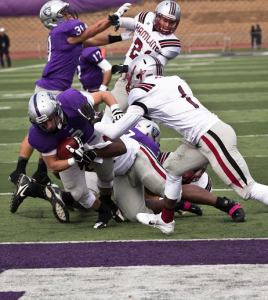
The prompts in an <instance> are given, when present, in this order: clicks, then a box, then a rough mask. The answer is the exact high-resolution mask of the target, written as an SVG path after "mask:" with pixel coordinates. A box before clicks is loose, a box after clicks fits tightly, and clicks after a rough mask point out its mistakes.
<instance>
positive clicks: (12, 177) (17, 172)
mask: <svg viewBox="0 0 268 300" xmlns="http://www.w3.org/2000/svg"><path fill="white" fill-rule="evenodd" d="M21 174H25V171H23V170H17V169H16V170H15V171H14V172H12V173H11V174H10V175H9V177H8V180H10V181H11V182H13V183H14V184H15V185H17V182H18V181H19V178H20V175H21Z"/></svg>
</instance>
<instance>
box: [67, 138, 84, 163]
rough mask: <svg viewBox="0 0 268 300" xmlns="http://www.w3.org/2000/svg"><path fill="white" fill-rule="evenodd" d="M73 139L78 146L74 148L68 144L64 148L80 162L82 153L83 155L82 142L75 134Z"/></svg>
mask: <svg viewBox="0 0 268 300" xmlns="http://www.w3.org/2000/svg"><path fill="white" fill-rule="evenodd" d="M74 139H75V140H76V142H77V144H78V148H77V149H74V148H72V147H71V146H70V145H67V146H66V149H67V150H69V151H70V152H71V153H72V155H73V158H74V160H75V161H76V162H77V163H81V162H82V161H83V155H84V144H83V142H82V140H81V139H80V138H79V137H76V136H75V137H74Z"/></svg>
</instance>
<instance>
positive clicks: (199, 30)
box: [0, 0, 268, 59]
mask: <svg viewBox="0 0 268 300" xmlns="http://www.w3.org/2000/svg"><path fill="white" fill-rule="evenodd" d="M46 2H47V1H46V0H35V1H34V3H33V1H31V0H24V1H22V0H9V1H8V2H7V1H2V3H0V27H4V28H5V29H6V33H7V35H8V36H9V37H10V40H11V47H10V54H11V58H12V59H20V58H43V57H46V38H47V35H48V31H46V30H45V29H44V27H43V25H42V24H41V22H40V20H39V10H40V8H41V6H42V5H43V4H44V3H46ZM68 2H69V3H70V4H71V5H72V6H73V7H74V8H75V9H77V8H78V9H77V11H78V12H79V19H80V20H82V21H84V22H85V23H87V24H88V25H91V24H93V23H95V22H97V21H98V20H100V19H102V18H105V17H107V15H108V14H111V13H113V12H114V10H115V9H116V8H117V7H119V6H120V5H121V4H123V3H124V2H127V0H126V1H124V0H111V1H104V0H102V1H100V2H99V3H94V1H92V0H81V1H78V0H70V1H68ZM95 2H96V1H95ZM104 2H105V3H104ZM128 2H130V3H132V7H131V9H130V10H129V11H128V12H127V13H126V15H125V16H126V17H134V16H135V15H137V14H138V13H139V12H140V11H144V10H145V11H154V10H155V7H156V6H157V4H158V3H159V2H161V1H150V0H149V1H148V0H147V1H140V0H130V1H128ZM176 2H177V3H178V4H179V5H180V7H181V10H182V18H181V22H180V25H179V27H178V29H177V31H176V33H175V34H176V35H177V37H178V38H180V40H181V43H182V53H189V52H193V51H203V50H204V51H205V50H209V51H212V50H218V51H223V52H224V51H226V52H228V51H232V50H234V49H251V36H250V29H251V26H252V25H254V26H256V24H257V23H259V24H260V26H261V29H262V49H265V50H267V48H268V18H267V16H268V5H267V0H180V1H176ZM101 8H102V9H101ZM103 8H104V9H103ZM121 31H122V29H121V30H119V31H118V32H119V33H121ZM108 33H109V34H113V33H114V31H113V29H112V28H110V29H109V30H107V31H106V32H105V34H108ZM129 45H130V42H129V41H126V42H124V43H119V44H114V45H109V46H106V47H104V48H106V53H107V54H108V56H112V55H113V54H114V53H125V52H126V51H127V49H128V47H129Z"/></svg>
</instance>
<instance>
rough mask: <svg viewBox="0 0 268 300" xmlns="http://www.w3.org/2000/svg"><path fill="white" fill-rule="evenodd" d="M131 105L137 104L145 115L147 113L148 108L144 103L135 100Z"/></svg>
mask: <svg viewBox="0 0 268 300" xmlns="http://www.w3.org/2000/svg"><path fill="white" fill-rule="evenodd" d="M131 105H137V106H139V107H141V108H142V109H143V110H144V113H145V115H146V114H148V108H147V106H146V105H145V104H143V103H141V102H137V101H135V102H133V103H132V104H131Z"/></svg>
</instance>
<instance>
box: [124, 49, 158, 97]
mask: <svg viewBox="0 0 268 300" xmlns="http://www.w3.org/2000/svg"><path fill="white" fill-rule="evenodd" d="M163 75H164V70H163V65H162V64H161V62H160V60H159V59H158V58H157V57H154V56H151V55H149V54H142V55H139V56H137V57H136V58H134V59H133V60H132V62H131V63H130V64H129V66H128V72H127V73H126V79H127V81H128V84H127V86H126V90H127V92H128V93H129V92H130V91H131V90H132V89H133V88H134V87H135V86H137V85H138V84H139V83H141V82H143V81H144V80H145V79H146V77H149V76H163Z"/></svg>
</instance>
